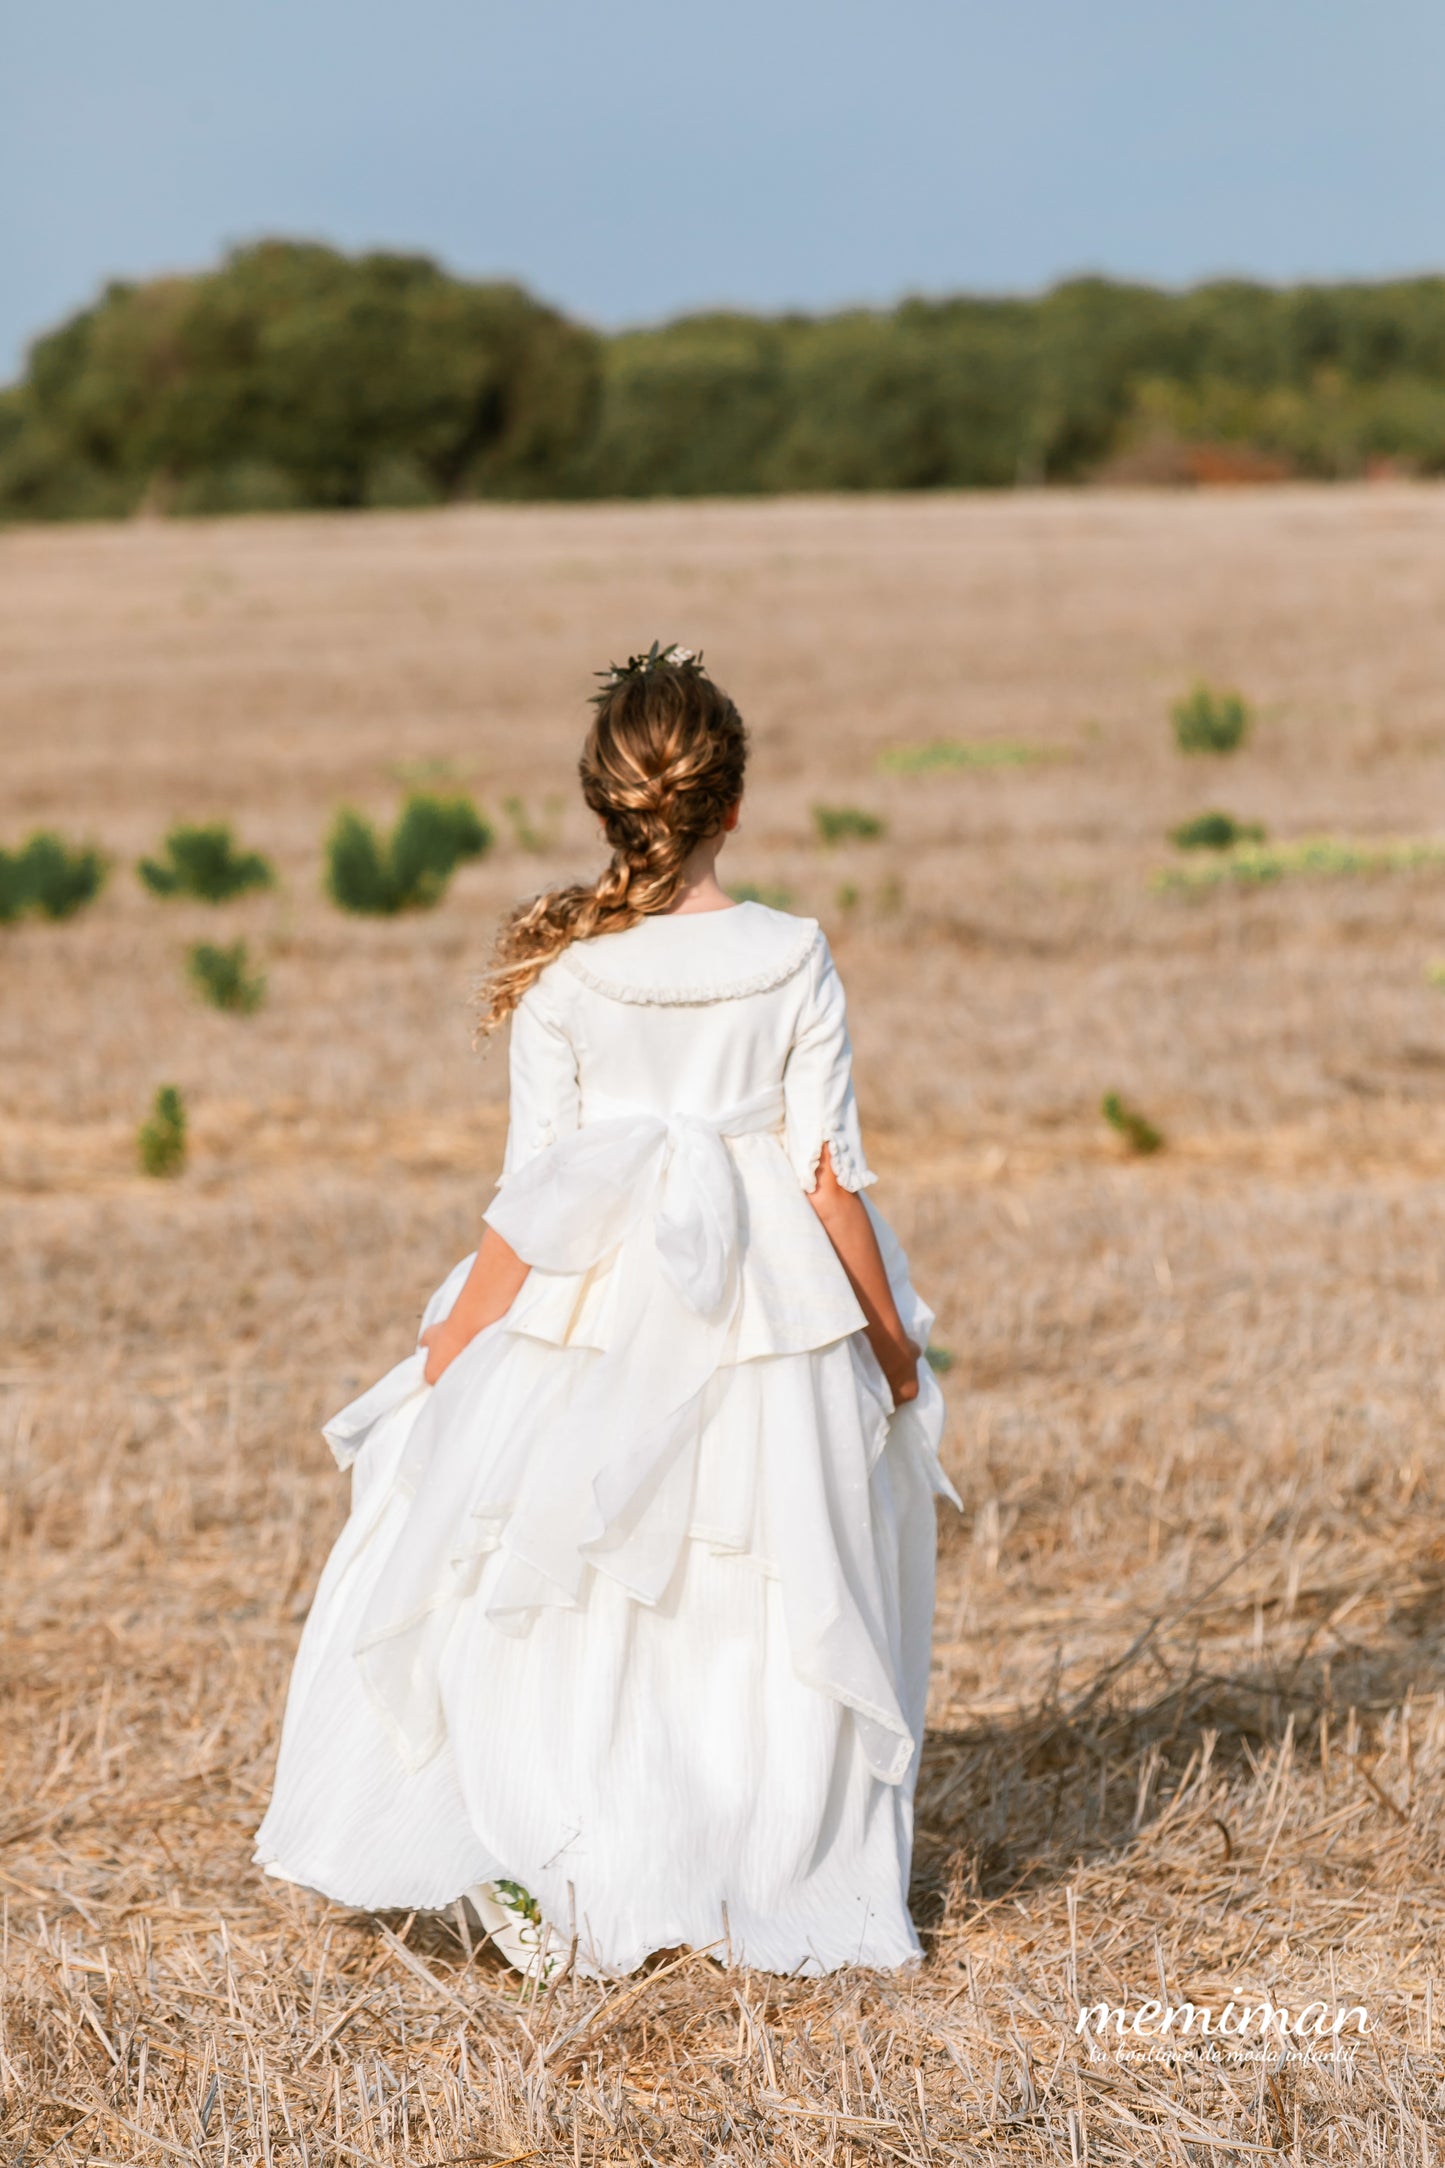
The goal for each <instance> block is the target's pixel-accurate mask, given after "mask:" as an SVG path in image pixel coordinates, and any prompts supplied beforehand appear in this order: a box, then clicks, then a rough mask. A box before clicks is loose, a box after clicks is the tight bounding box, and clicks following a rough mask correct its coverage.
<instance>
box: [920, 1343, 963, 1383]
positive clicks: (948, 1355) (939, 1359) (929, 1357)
mask: <svg viewBox="0 0 1445 2168" xmlns="http://www.w3.org/2000/svg"><path fill="white" fill-rule="evenodd" d="M923 1355H924V1360H925V1361H926V1362H927V1364H928V1367H929V1369H930V1370H932V1371H935V1372H936V1373H937V1375H938V1376H939V1377H941V1378H946V1377H947V1376H948V1373H949V1371H950V1370H951V1369H952V1368H953V1366H954V1364H955V1363H956V1362H957V1361H958V1357H957V1356H956V1355H955V1354H954V1352H953V1350H952V1349H951V1348H946V1347H926V1348H925V1349H924V1350H923Z"/></svg>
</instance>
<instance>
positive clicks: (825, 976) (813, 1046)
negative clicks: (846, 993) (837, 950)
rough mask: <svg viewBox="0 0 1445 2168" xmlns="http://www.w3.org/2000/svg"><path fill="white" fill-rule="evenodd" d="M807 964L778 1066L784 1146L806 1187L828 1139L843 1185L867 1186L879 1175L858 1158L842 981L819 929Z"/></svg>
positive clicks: (812, 1180)
mask: <svg viewBox="0 0 1445 2168" xmlns="http://www.w3.org/2000/svg"><path fill="white" fill-rule="evenodd" d="M807 969H808V990H807V994H806V996H805V999H804V1002H803V1007H802V1011H801V1013H800V1015H799V1018H798V1023H797V1027H796V1030H795V1033H794V1037H793V1044H792V1047H791V1049H790V1050H789V1053H788V1059H787V1065H786V1067H785V1068H784V1070H783V1103H784V1144H785V1147H786V1150H787V1154H788V1158H789V1160H790V1161H791V1162H792V1167H793V1171H794V1173H795V1174H796V1175H797V1177H798V1180H799V1182H800V1183H801V1184H802V1186H803V1188H804V1189H805V1190H808V1191H812V1190H814V1189H816V1187H817V1184H818V1164H819V1161H820V1160H821V1158H822V1156H823V1146H824V1145H825V1144H826V1145H827V1146H828V1148H829V1157H830V1158H831V1160H832V1163H833V1172H834V1174H835V1175H836V1176H837V1177H838V1181H839V1183H840V1184H841V1185H842V1187H843V1188H844V1189H852V1190H859V1189H866V1188H867V1187H868V1185H869V1183H870V1182H874V1181H876V1180H877V1176H876V1175H874V1174H872V1173H870V1172H869V1168H868V1162H867V1160H866V1159H865V1158H864V1156H863V1137H862V1132H861V1130H860V1129H859V1126H858V1102H857V1100H856V1099H855V1098H854V1096H853V1049H852V1047H851V1046H850V1044H849V1042H848V1022H847V1015H846V1005H845V1002H844V999H843V981H842V980H841V979H840V978H839V976H838V972H837V967H836V966H835V964H834V962H833V957H832V953H831V951H830V950H829V947H828V943H827V939H826V937H825V936H824V935H823V934H822V933H819V935H818V936H817V940H816V942H815V943H814V947H813V953H812V955H811V956H810V957H809V959H808V966H807Z"/></svg>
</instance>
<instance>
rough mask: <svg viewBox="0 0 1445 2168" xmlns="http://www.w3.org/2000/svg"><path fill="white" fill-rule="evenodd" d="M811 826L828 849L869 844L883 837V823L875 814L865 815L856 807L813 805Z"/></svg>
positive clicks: (884, 827)
mask: <svg viewBox="0 0 1445 2168" xmlns="http://www.w3.org/2000/svg"><path fill="white" fill-rule="evenodd" d="M813 826H814V827H815V828H816V829H817V831H818V837H819V840H820V841H821V842H823V843H826V844H828V845H829V846H830V847H831V846H832V845H833V844H835V843H871V842H874V841H876V839H877V838H878V837H879V836H881V835H883V834H884V833H885V830H886V826H887V824H886V822H884V821H883V820H882V819H881V818H880V816H879V815H878V814H877V813H867V812H865V811H864V810H863V808H862V807H861V806H856V805H815V806H814V808H813Z"/></svg>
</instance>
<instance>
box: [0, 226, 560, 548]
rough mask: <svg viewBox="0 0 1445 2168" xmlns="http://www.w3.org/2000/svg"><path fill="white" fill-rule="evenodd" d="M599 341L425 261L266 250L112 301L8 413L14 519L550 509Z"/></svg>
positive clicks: (4, 478)
mask: <svg viewBox="0 0 1445 2168" xmlns="http://www.w3.org/2000/svg"><path fill="white" fill-rule="evenodd" d="M598 379H599V358H598V348H597V341H596V339H595V338H594V337H593V335H592V334H591V333H590V332H587V331H584V330H581V329H579V328H577V327H576V326H574V325H570V324H568V323H566V322H564V321H563V319H562V318H561V317H559V316H557V315H556V314H555V313H554V312H553V311H551V310H549V309H544V308H542V307H540V306H539V304H538V303H536V302H534V301H532V300H531V299H530V298H529V297H528V296H527V295H526V294H524V293H523V292H522V291H521V290H520V289H519V288H517V287H515V286H500V285H493V286H483V285H474V284H469V283H467V282H465V281H462V280H459V279H453V278H449V277H448V276H447V275H446V274H445V273H444V272H442V271H440V270H439V269H438V268H437V267H436V265H434V264H432V263H429V262H427V261H426V260H425V259H423V258H420V257H408V256H391V255H370V256H362V257H360V258H356V259H349V258H347V257H345V256H341V255H338V254H337V253H336V252H335V251H334V250H331V249H327V248H321V247H315V246H309V245H306V244H302V243H295V242H281V241H268V242H263V243H261V244H260V245H258V246H256V247H252V248H245V249H240V250H238V251H236V253H235V254H233V255H232V256H230V257H228V258H227V260H226V262H225V263H224V264H223V265H222V266H221V268H220V269H219V270H217V271H214V272H212V273H210V274H208V275H206V276H203V277H198V278H180V279H159V280H155V281H153V282H151V283H150V284H149V285H145V286H121V285H116V286H111V287H109V288H108V289H107V291H106V292H105V294H104V295H103V296H102V297H101V299H100V300H99V301H98V302H97V303H96V304H95V306H94V307H93V308H90V309H87V310H85V311H83V312H82V313H81V314H80V315H78V316H76V317H73V318H72V319H71V321H70V322H69V323H67V324H64V325H62V326H61V327H60V329H59V330H58V331H55V332H53V333H51V335H50V336H49V337H48V338H43V339H40V340H38V341H37V342H36V344H35V346H34V347H33V348H32V349H31V352H30V365H29V369H28V371H27V374H26V377H25V379H24V382H23V383H22V384H21V386H20V387H18V389H17V390H15V391H13V392H10V393H8V394H6V395H5V403H4V405H3V407H0V506H4V507H6V508H8V509H9V510H10V511H12V512H19V513H27V512H28V513H33V514H38V515H41V516H45V515H52V516H56V515H59V516H63V515H65V514H74V515H80V516H86V515H103V514H105V513H113V512H125V511H130V510H133V509H134V508H135V507H136V506H137V505H139V504H141V503H149V504H152V505H155V506H156V507H158V508H159V509H163V510H175V511H181V512H220V511H247V510H257V509H268V510H269V509H279V508H284V507H286V506H290V505H357V504H426V503H433V502H438V501H440V500H442V499H444V498H448V497H457V496H479V495H500V496H530V495H535V494H546V493H548V492H549V491H550V490H551V489H552V488H554V487H555V486H556V477H557V476H558V474H559V473H560V472H561V471H562V470H563V469H564V468H565V467H566V465H567V463H568V462H569V460H570V459H571V458H572V457H573V455H574V453H575V450H576V448H577V446H578V444H579V442H580V441H581V439H582V438H583V437H584V436H585V435H586V434H587V433H588V432H589V430H590V426H591V423H592V418H593V409H594V406H595V402H596V395H597V387H598Z"/></svg>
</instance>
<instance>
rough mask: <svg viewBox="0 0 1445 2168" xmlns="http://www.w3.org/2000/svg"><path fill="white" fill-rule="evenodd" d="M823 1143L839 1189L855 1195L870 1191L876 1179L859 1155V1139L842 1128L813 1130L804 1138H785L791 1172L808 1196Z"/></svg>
mask: <svg viewBox="0 0 1445 2168" xmlns="http://www.w3.org/2000/svg"><path fill="white" fill-rule="evenodd" d="M825 1144H826V1145H827V1147H828V1156H829V1158H830V1159H831V1160H832V1163H833V1172H834V1174H835V1175H836V1176H837V1178H838V1187H839V1188H840V1189H851V1190H852V1191H853V1192H854V1193H855V1194H856V1193H857V1192H858V1191H859V1190H860V1189H871V1188H872V1186H873V1184H874V1183H875V1182H876V1181H877V1179H878V1177H877V1175H876V1174H874V1172H873V1170H872V1168H871V1167H870V1166H869V1165H868V1162H867V1160H866V1159H865V1158H864V1156H863V1140H862V1138H861V1137H859V1136H857V1135H850V1134H849V1133H848V1131H847V1130H846V1129H836V1128H835V1129H826V1130H822V1131H814V1132H813V1133H812V1134H811V1135H809V1136H808V1137H806V1138H798V1137H790V1138H789V1139H788V1146H787V1150H788V1158H789V1161H790V1162H791V1164H792V1169H793V1172H794V1174H796V1176H797V1177H798V1181H799V1183H800V1184H801V1186H802V1188H803V1189H804V1190H805V1191H806V1193H807V1194H808V1195H809V1196H810V1197H811V1195H812V1194H813V1191H814V1190H815V1189H816V1188H817V1186H818V1170H819V1168H820V1166H821V1165H822V1162H823V1147H824V1145H825Z"/></svg>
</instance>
